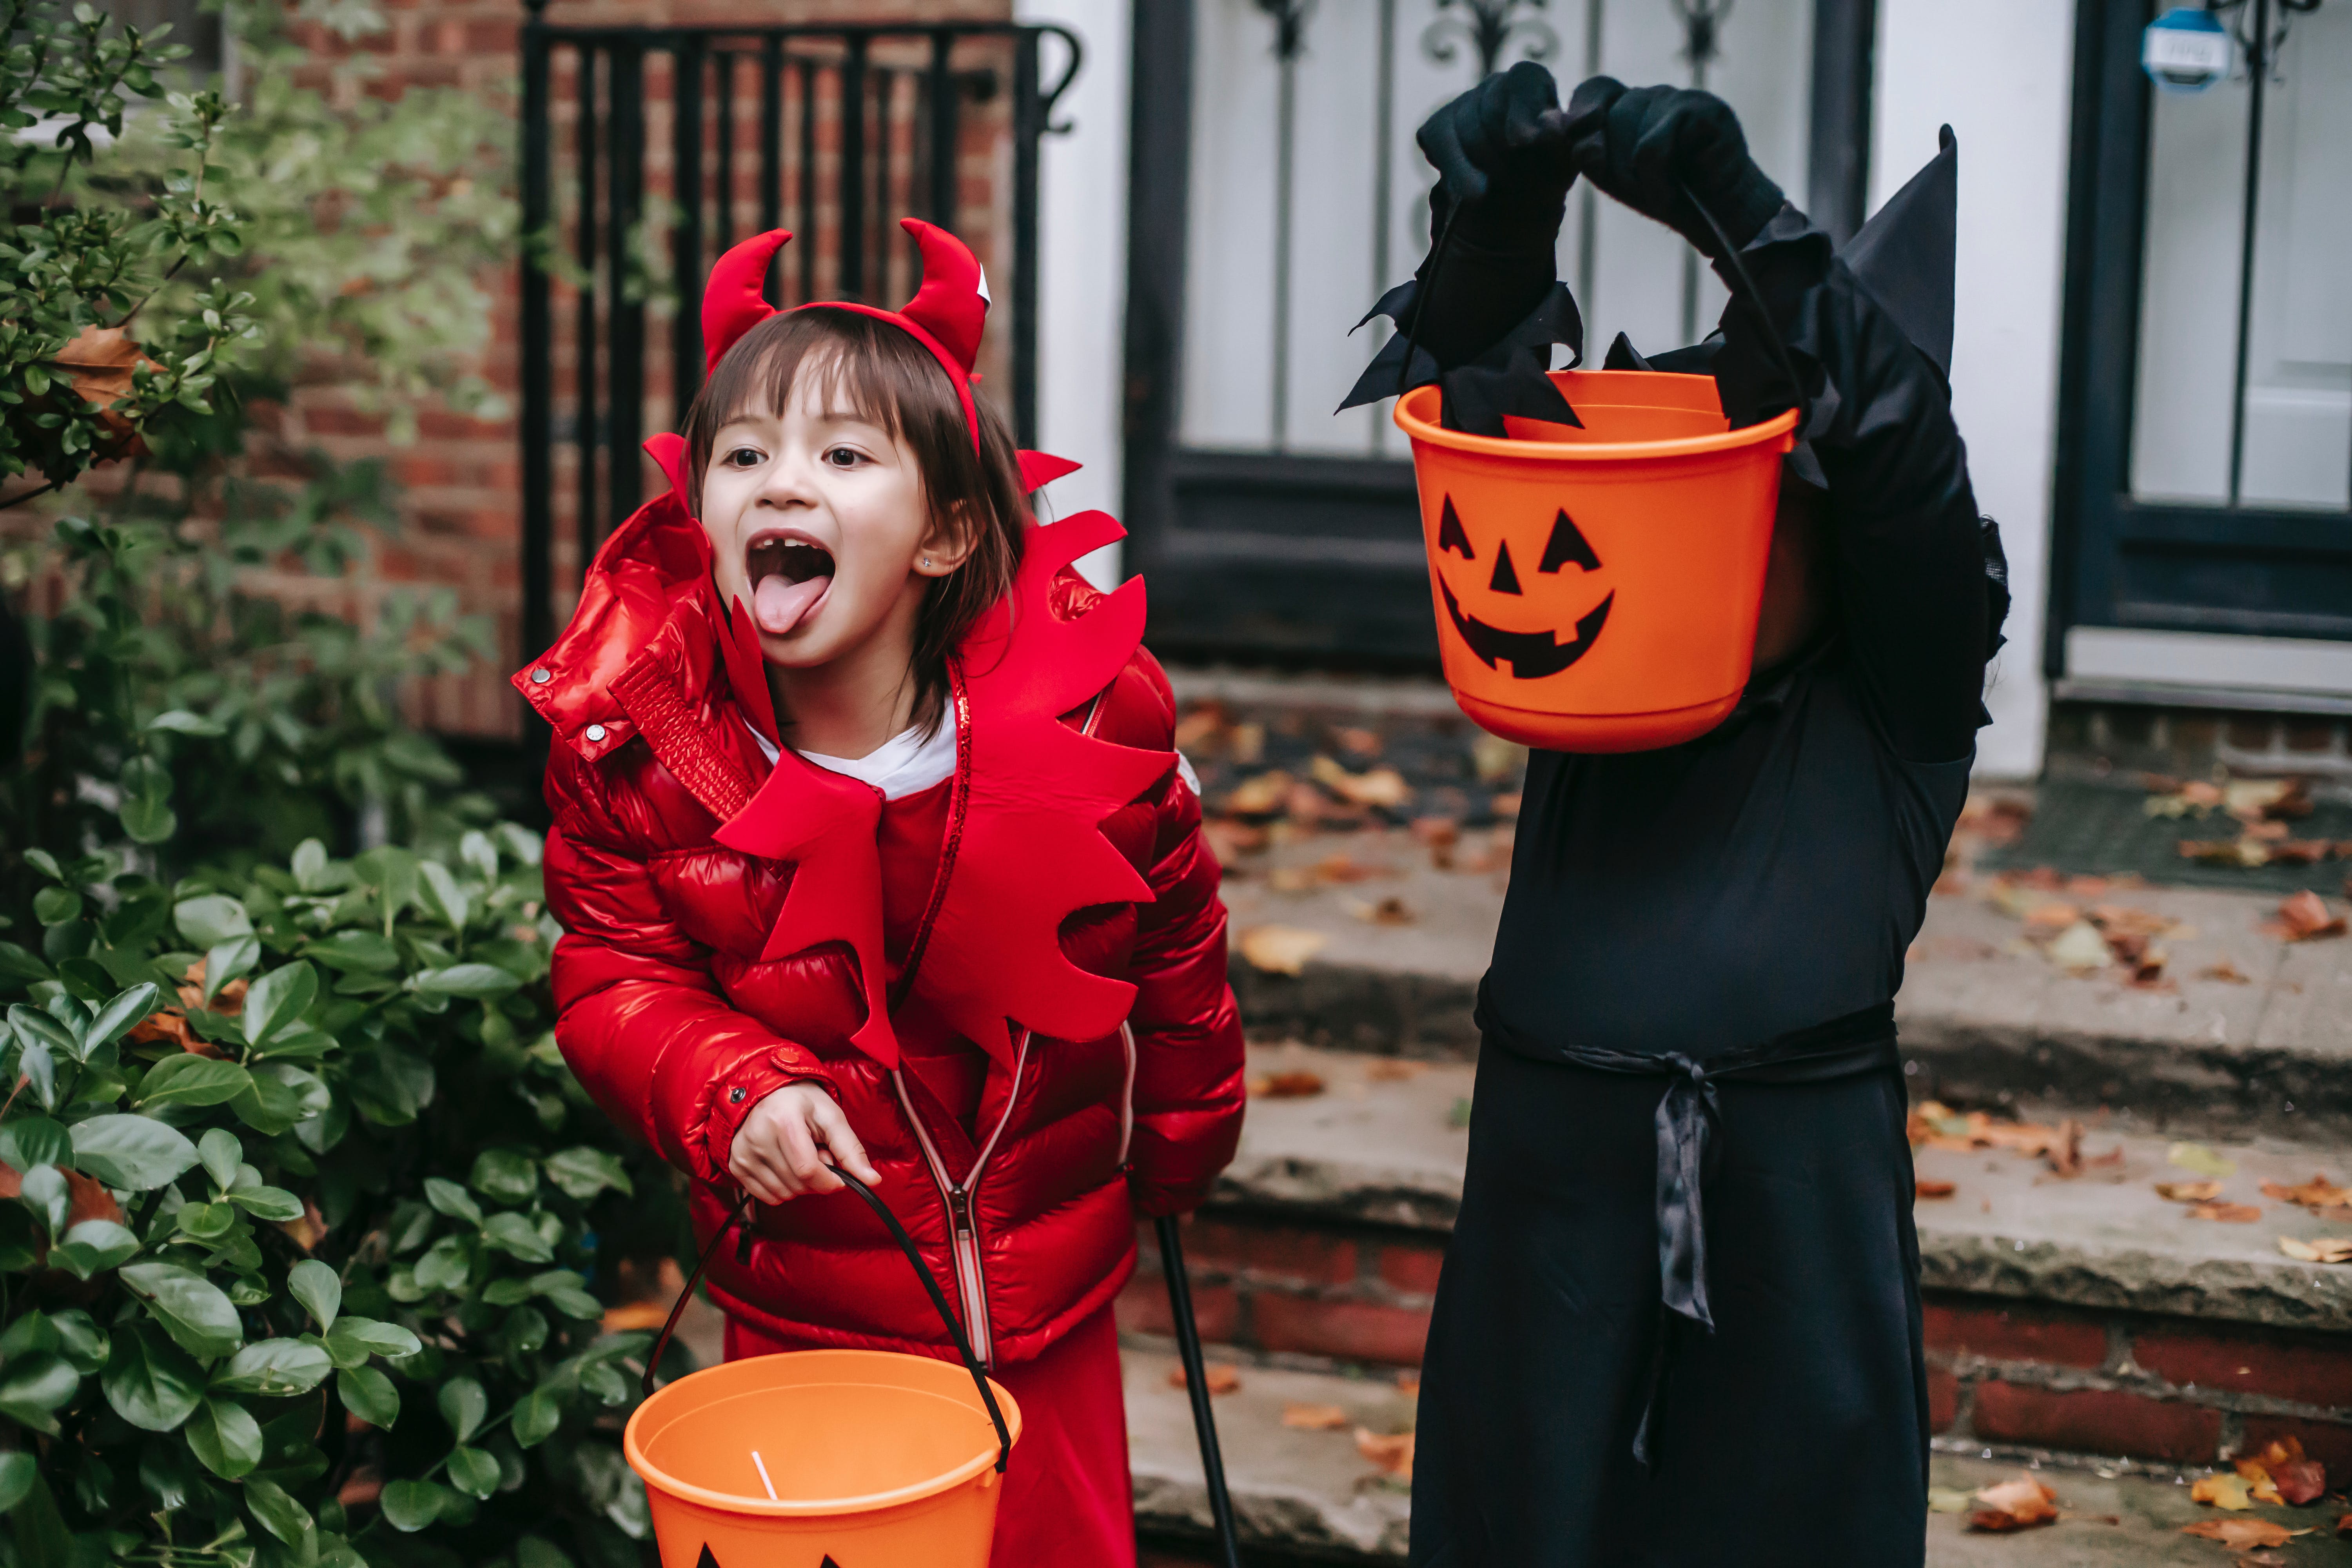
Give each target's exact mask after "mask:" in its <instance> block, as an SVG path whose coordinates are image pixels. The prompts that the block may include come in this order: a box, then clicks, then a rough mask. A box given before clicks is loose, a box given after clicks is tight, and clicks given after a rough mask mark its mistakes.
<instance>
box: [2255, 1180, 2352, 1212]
mask: <svg viewBox="0 0 2352 1568" xmlns="http://www.w3.org/2000/svg"><path fill="white" fill-rule="evenodd" d="M2263 1196H2264V1197H2266V1198H2276V1199H2278V1201H2279V1202H2281V1203H2283V1204H2301V1205H2303V1206H2304V1207H2305V1208H2307V1209H2334V1208H2345V1207H2347V1206H2352V1187H2339V1186H2337V1185H2336V1184H2334V1183H2333V1182H2330V1181H2329V1180H2328V1179H2327V1173H2326V1172H2325V1171H2315V1172H2313V1173H2312V1177H2311V1180H2309V1181H2307V1182H2305V1183H2303V1184H2301V1185H2299V1186H2293V1187H2290V1186H2286V1185H2284V1184H2281V1183H2278V1182H2264V1183H2263Z"/></svg>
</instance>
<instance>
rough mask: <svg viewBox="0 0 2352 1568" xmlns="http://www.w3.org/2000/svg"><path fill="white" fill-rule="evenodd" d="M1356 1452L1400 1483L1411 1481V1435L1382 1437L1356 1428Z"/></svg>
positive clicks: (1398, 1434)
mask: <svg viewBox="0 0 2352 1568" xmlns="http://www.w3.org/2000/svg"><path fill="white" fill-rule="evenodd" d="M1356 1452H1358V1453H1359V1454H1361V1455H1362V1456H1363V1457H1364V1458H1367V1459H1370V1461H1371V1462H1372V1463H1373V1464H1375V1465H1377V1466H1379V1467H1380V1468H1381V1471H1382V1473H1384V1474H1387V1475H1391V1476H1393V1477H1395V1478H1396V1479H1398V1480H1401V1481H1409V1480H1411V1479H1412V1433H1410V1432H1399V1433H1397V1434H1396V1435H1395V1436H1390V1437H1384V1436H1381V1435H1380V1434H1379V1433H1377V1432H1374V1431H1371V1430H1370V1429H1369V1428H1367V1427H1363V1426H1359V1427H1357V1428H1356Z"/></svg>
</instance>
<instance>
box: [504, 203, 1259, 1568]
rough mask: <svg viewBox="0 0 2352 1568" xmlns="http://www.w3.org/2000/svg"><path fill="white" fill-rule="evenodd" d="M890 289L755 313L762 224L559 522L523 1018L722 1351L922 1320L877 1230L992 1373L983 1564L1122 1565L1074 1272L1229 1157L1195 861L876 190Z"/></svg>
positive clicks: (1175, 788)
mask: <svg viewBox="0 0 2352 1568" xmlns="http://www.w3.org/2000/svg"><path fill="white" fill-rule="evenodd" d="M905 226H906V228H907V229H908V231H909V232H910V233H912V234H913V235H914V236H915V237H916V240H917V242H918V243H919V246H920V247H921V249H922V255H923V283H922V288H921V289H920V290H919V292H918V293H917V295H916V297H915V299H914V300H913V302H911V303H910V304H909V305H908V307H907V308H906V310H903V311H888V310H877V309H875V308H873V307H871V306H866V305H858V304H846V303H842V304H825V305H811V306H803V307H802V308H800V309H798V310H792V311H789V312H782V313H779V312H776V311H774V310H772V309H771V308H770V307H769V306H768V305H767V304H766V303H765V302H764V301H763V300H762V299H761V292H760V290H761V280H762V279H764V278H765V277H766V275H767V272H768V268H769V266H770V263H771V261H772V258H773V257H774V255H775V253H776V251H777V249H778V247H781V246H782V244H783V243H784V242H785V241H786V240H787V239H789V238H790V236H788V235H785V234H782V233H772V234H768V235H763V236H761V237H758V238H755V239H752V240H750V241H747V242H746V243H745V244H743V245H741V246H738V247H736V248H735V249H733V250H731V251H730V252H729V253H728V254H727V256H726V257H725V258H722V259H721V260H720V262H719V266H718V268H716V269H715V270H714V271H713V273H712V274H711V278H710V282H709V289H708V291H707V293H706V295H705V297H704V306H703V332H704V338H705V342H706V343H707V345H708V353H709V380H708V382H707V384H705V386H704V387H703V389H702V392H701V393H700V395H698V397H697V398H696V400H695V403H694V405H693V407H692V408H691V410H690V411H689V412H688V417H687V420H686V429H685V431H684V433H683V437H682V438H680V437H657V438H656V440H655V441H653V442H649V443H647V446H648V449H649V450H651V451H652V452H653V453H654V455H655V457H656V459H657V460H658V461H659V462H661V464H662V465H663V467H664V468H665V469H666V470H667V472H668V473H669V476H670V479H671V481H672V483H671V488H670V490H669V492H668V493H667V494H666V495H664V496H662V497H660V498H658V499H656V500H654V501H653V502H651V503H650V504H648V505H647V506H646V507H645V508H644V509H643V510H640V511H638V512H637V513H636V515H635V516H634V517H633V518H631V519H630V520H629V521H627V522H626V523H625V524H624V525H623V526H622V527H621V528H620V530H619V531H616V532H615V533H614V536H613V537H612V538H611V540H609V541H608V542H606V543H605V545H604V548H603V550H601V551H600V552H598V554H597V557H596V561H595V563H594V565H593V568H592V569H591V570H590V572H589V574H588V578H587V582H586V584H585V587H584V589H583V595H582V598H581V602H580V607H579V609H578V611H577V612H576V613H575V614H574V616H573V617H572V625H571V626H570V628H569V629H568V630H567V631H566V632H565V633H564V635H563V637H562V639H561V640H560V641H559V642H558V643H557V644H556V645H555V647H553V648H551V649H550V650H549V651H548V653H547V654H546V656H545V657H544V658H541V659H539V660H538V661H536V662H535V663H533V664H532V665H531V666H530V668H527V669H525V670H524V671H522V672H521V673H520V675H518V676H517V677H516V685H517V687H518V689H520V691H521V692H522V694H523V695H524V696H525V697H526V698H527V699H529V700H530V703H531V706H532V707H533V708H535V709H536V710H538V711H539V713H540V714H541V716H542V717H543V718H544V719H545V720H546V721H548V723H549V724H550V726H551V728H552V730H553V731H554V733H553V742H552V744H551V748H550V752H549V757H548V769H547V798H548V802H549V805H551V808H552V810H553V812H554V826H553V827H552V829H551V831H550V833H549V836H548V853H547V889H548V901H549V905H550V907H551V909H552V910H553V911H554V913H555V915H556V917H557V918H558V920H560V921H562V925H563V928H564V933H565V934H564V936H563V938H562V941H561V942H559V943H558V944H557V948H556V954H555V970H554V984H555V990H556V998H557V1004H558V1006H559V1008H560V1012H559V1015H558V1018H557V1023H556V1039H557V1042H558V1044H559V1045H560V1046H561V1047H562V1050H563V1054H564V1058H565V1059H566V1060H567V1061H569V1062H570V1063H571V1065H572V1069H573V1071H574V1072H576V1073H577V1074H578V1075H579V1078H580V1079H581V1081H582V1083H583V1084H584V1085H585V1086H586V1087H587V1089H588V1091H589V1092H590V1093H591V1094H592V1095H593V1096H594V1097H595V1099H596V1100H597V1102H598V1103H599V1104H600V1105H602V1106H603V1107H604V1110H606V1111H607V1112H608V1113H609V1114H610V1115H611V1116H612V1117H613V1118H614V1120H615V1121H618V1122H619V1123H621V1124H622V1125H623V1126H625V1127H628V1128H631V1129H634V1130H635V1131H636V1132H637V1134H638V1135H639V1136H641V1137H643V1138H644V1139H645V1140H646V1142H649V1143H651V1144H652V1145H653V1146H654V1147H655V1148H656V1149H658V1150H660V1151H661V1152H662V1153H663V1154H664V1155H665V1156H667V1158H668V1159H669V1160H670V1161H671V1163H674V1164H676V1165H677V1166H678V1167H679V1168H680V1169H682V1170H684V1171H685V1172H686V1173H688V1175H689V1176H691V1177H692V1178H693V1180H694V1198H693V1207H694V1215H695V1222H696V1226H697V1229H698V1233H699V1234H701V1235H702V1236H703V1237H709V1236H711V1235H712V1234H713V1233H714V1232H715V1231H716V1230H717V1229H718V1227H719V1226H722V1225H723V1224H724V1223H725V1221H726V1218H727V1216H728V1215H729V1213H730V1210H731V1209H732V1207H733V1206H734V1204H735V1202H736V1201H737V1198H738V1195H739V1194H749V1195H750V1196H751V1197H752V1198H754V1199H756V1200H757V1204H756V1205H755V1206H754V1208H753V1210H752V1216H753V1217H752V1218H751V1221H749V1222H748V1225H747V1237H748V1239H747V1242H746V1244H745V1245H744V1246H743V1247H741V1248H740V1251H739V1250H738V1249H737V1248H735V1247H722V1248H720V1249H719V1254H718V1256H717V1258H716V1259H715V1261H714V1264H713V1267H712V1270H711V1274H710V1293H711V1296H712V1298H713V1299H714V1300H716V1301H717V1302H718V1303H719V1306H720V1307H721V1308H723V1309H724V1310H725V1311H726V1313H727V1320H728V1321H727V1353H728V1355H729V1356H730V1358H733V1357H738V1356H745V1355H758V1354H761V1353H765V1352H774V1351H784V1350H801V1349H815V1348H826V1347H844V1346H846V1347H863V1348H875V1349H886V1350H896V1351H904V1352H913V1353H916V1354H922V1355H933V1356H941V1357H946V1358H950V1359H952V1358H953V1357H954V1356H955V1354H956V1352H955V1349H954V1347H953V1346H952V1344H951V1343H950V1341H949V1338H948V1336H947V1334H946V1331H945V1330H944V1328H943V1326H942V1325H941V1323H940V1321H939V1319H938V1316H937V1314H936V1313H935V1311H934V1310H933V1309H932V1307H931V1304H930V1302H929V1300H928V1299H927V1298H926V1297H925V1296H924V1295H923V1293H922V1291H921V1289H920V1288H919V1284H918V1282H917V1281H916V1280H915V1279H912V1278H910V1276H909V1272H908V1268H907V1265H906V1261H905V1259H904V1258H902V1257H901V1256H900V1255H899V1253H898V1250H897V1248H896V1247H894V1246H893V1245H892V1243H891V1241H890V1239H889V1237H888V1236H887V1233H886V1232H885V1230H884V1229H883V1227H882V1226H880V1225H879V1224H878V1223H877V1220H876V1219H875V1217H874V1216H873V1215H871V1214H870V1213H869V1212H868V1211H867V1210H866V1209H865V1208H864V1207H863V1205H860V1204H859V1203H858V1201H857V1200H856V1197H855V1196H854V1195H852V1194H848V1193H847V1192H845V1191H844V1190H843V1188H842V1183H841V1182H840V1180H839V1178H838V1177H836V1176H835V1175H834V1174H833V1173H832V1170H831V1168H830V1167H831V1166H832V1165H838V1166H840V1167H841V1168H843V1169H845V1170H847V1171H850V1172H851V1173H854V1174H856V1175H857V1176H858V1177H859V1179H860V1180H862V1181H864V1182H866V1183H867V1184H869V1185H871V1186H872V1187H873V1188H874V1189H875V1190H876V1192H877V1194H880V1196H881V1197H882V1198H883V1199H884V1200H885V1201H886V1202H887V1204H888V1205H890V1207H891V1209H892V1210H893V1211H894V1212H895V1213H896V1214H897V1215H898V1218H899V1219H900V1220H901V1221H902V1222H903V1223H904V1225H905V1226H906V1227H907V1228H908V1231H909V1232H911V1233H912V1235H913V1236H914V1237H915V1239H916V1241H917V1243H918V1244H919V1247H920V1248H921V1250H922V1252H923V1254H924V1258H925V1261H926V1263H927V1264H928V1266H929V1268H930V1270H931V1272H932V1274H933V1276H934V1278H935V1279H938V1280H939V1281H940V1284H941V1286H942V1288H943V1289H945V1291H946V1294H947V1295H948V1297H949V1299H950V1301H952V1302H954V1303H955V1304H956V1306H957V1307H958V1308H959V1310H960V1311H961V1317H962V1320H963V1326H964V1328H965V1330H966V1331H967V1333H968V1336H969V1338H970V1340H971V1343H972V1347H973V1349H974V1350H975V1352H977V1353H978V1354H979V1356H980V1357H981V1358H982V1361H984V1362H985V1363H988V1364H989V1366H990V1367H991V1369H992V1374H993V1375H994V1376H995V1377H996V1378H997V1380H998V1381H1000V1382H1001V1383H1003V1384H1004V1385H1005V1386H1006V1387H1007V1388H1009V1389H1010V1390H1011V1391H1012V1393H1013V1395H1014V1397H1015V1398H1016V1399H1017V1400H1018V1401H1019V1402H1020V1405H1021V1408H1022V1412H1023V1417H1024V1430H1023V1434H1022V1438H1021V1442H1020V1444H1019V1446H1018V1447H1016V1448H1015V1449H1014V1451H1013V1458H1012V1464H1011V1468H1010V1469H1009V1470H1008V1472H1007V1476H1006V1481H1005V1495H1004V1498H1003V1504H1002V1506H1001V1509H1000V1512H999V1517H998V1524H997V1533H996V1544H995V1549H994V1556H993V1559H992V1561H993V1562H995V1563H999V1564H1016V1563H1017V1564H1021V1565H1023V1568H1037V1565H1040V1564H1064V1563H1066V1564H1071V1565H1073V1568H1076V1565H1079V1564H1084V1565H1086V1568H1097V1565H1100V1564H1107V1563H1108V1564H1132V1563H1134V1561H1135V1537H1134V1525H1133V1518H1132V1508H1131V1503H1130V1499H1129V1479H1128V1468H1127V1436H1126V1426H1125V1420H1124V1415H1123V1412H1122V1408H1121V1400H1120V1393H1119V1367H1118V1342H1117V1337H1116V1331H1115V1330H1114V1328H1113V1325H1112V1322H1111V1316H1110V1302H1111V1299H1112V1297H1113V1296H1114V1295H1115V1294H1116V1293H1117V1292H1118V1288H1119V1286H1120V1285H1121V1284H1122V1283H1123V1282H1124V1281H1125V1279H1127V1277H1128V1275H1129V1272H1130V1271H1131V1270H1132V1268H1133V1267H1134V1255H1135V1248H1134V1227H1135V1214H1136V1213H1137V1211H1141V1212H1142V1213H1144V1214H1148V1215H1163V1214H1169V1213H1172V1212H1176V1211H1179V1210H1183V1209H1187V1208H1190V1207H1191V1206H1192V1205H1195V1204H1197V1203H1198V1202H1199V1201H1200V1200H1201V1198H1202V1195H1203V1194H1205V1192H1206V1190H1207V1188H1208V1185H1209V1184H1210V1182H1211V1180H1212V1179H1213V1177H1214V1176H1215V1174H1216V1173H1217V1172H1218V1171H1219V1170H1220V1169H1222V1168H1223V1165H1224V1164H1225V1163H1226V1162H1227V1161H1228V1160H1229V1159H1230V1158H1231V1157H1232V1155H1233V1152H1234V1143H1235V1141H1236V1139H1237V1137H1238V1135H1239V1131H1240V1120H1241V1111H1242V1104H1243V1090H1242V1081H1241V1068H1242V1047H1241V1032H1240V1027H1239V1025H1238V1022H1237V1020H1236V1017H1235V1015H1234V1002H1233V996H1232V994H1231V992H1230V991H1229V990H1228V989H1227V987H1226V984H1225V979H1224V967H1225V935H1224V910H1223V907H1222V906H1221V905H1220V903H1219V902H1218V900H1217V893H1216V888H1217V864H1216V861H1215V859H1214V858H1213V856H1212V855H1211V854H1210V853H1209V851H1208V850H1207V849H1206V847H1204V845H1203V843H1202V837H1201V835H1200V831H1199V828H1200V805H1199V801H1198V800H1197V798H1196V797H1195V795H1194V794H1193V791H1192V787H1191V785H1190V784H1189V783H1188V782H1187V779H1186V777H1185V776H1184V773H1185V770H1184V769H1183V767H1182V765H1181V763H1180V762H1179V760H1178V758H1177V756H1176V754H1175V752H1173V750H1172V749H1171V731H1172V728H1173V721H1174V711H1173V702H1172V700H1171V695H1170V691H1169V688H1168V682H1167V679H1166V678H1165V677H1164V676H1163V675H1162V674H1161V673H1160V668H1159V667H1158V666H1157V665H1156V664H1155V663H1154V662H1153V661H1152V659H1151V658H1150V655H1149V654H1147V653H1145V652H1143V651H1142V649H1141V647H1139V637H1140V636H1141V631H1142V626H1143V595H1142V584H1140V583H1138V582H1130V583H1129V584H1126V585H1124V586H1123V587H1121V588H1120V589H1119V590H1118V591H1117V592H1115V593H1113V594H1110V595H1100V594H1097V593H1096V592H1095V591H1094V590H1092V589H1091V588H1089V587H1088V586H1087V584H1085V582H1084V581H1083V580H1082V579H1080V578H1079V577H1078V576H1076V574H1075V573H1074V572H1072V571H1071V570H1069V569H1068V568H1069V563H1071V562H1072V561H1073V560H1075V559H1076V557H1077V556H1078V555H1080V554H1081V553H1083V552H1087V551H1089V550H1093V549H1096V548H1097V547H1099V546H1101V545H1103V544H1105V543H1108V542H1110V541H1111V540H1114V539H1116V538H1118V537H1119V536H1120V530H1119V528H1118V524H1116V523H1115V522H1113V521H1111V520H1110V519H1109V518H1108V517H1106V516H1104V515H1102V514H1100V513H1092V512H1090V513H1085V514H1081V515H1079V516H1076V517H1073V518H1070V519H1068V520H1066V521H1061V522H1057V523H1055V524H1053V525H1051V526H1040V525H1038V524H1037V523H1036V522H1035V521H1034V520H1033V519H1032V517H1031V515H1030V512H1029V508H1028V504H1027V500H1026V496H1027V493H1028V492H1029V491H1030V490H1032V489H1034V487H1035V486H1036V485H1037V484H1039V483H1042V482H1044V481H1045V479H1050V478H1052V477H1054V475H1055V474H1056V473H1061V472H1066V471H1068V469H1069V468H1071V467H1072V466H1073V465H1070V464H1067V463H1063V462H1060V461H1059V460H1058V459H1054V458H1043V457H1041V456H1039V455H1038V454H1035V453H1028V452H1022V453H1016V452H1015V451H1014V450H1013V443H1012V442H1011V440H1010V439H1008V437H1007V436H1006V434H1005V430H1004V426H1003V423H1002V422H1001V420H1000V419H999V418H998V417H997V416H996V415H995V414H994V413H993V412H992V410H990V409H989V408H988V407H987V405H984V404H982V403H980V402H978V401H977V400H976V399H975V398H974V397H973V395H972V388H971V382H972V379H973V378H972V374H971V366H972V361H973V359H974V357H975V355H976V354H977V353H978V350H979V347H980V338H981V329H982V322H983V321H984V319H985V315H986V312H987V309H988V295H987V286H986V280H985V279H984V278H983V277H982V274H981V270H980V268H979V265H978V263H977V262H976V261H974V259H973V258H972V257H971V253H970V252H969V251H968V250H966V249H965V248H964V247H963V246H962V245H961V243H960V242H958V241H957V240H956V239H955V238H954V237H951V236H950V235H948V234H946V233H944V232H943V231H941V230H940V229H937V228H934V227H932V226H929V225H928V224H923V223H919V222H917V221H915V220H913V219H908V220H907V222H906V224H905Z"/></svg>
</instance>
